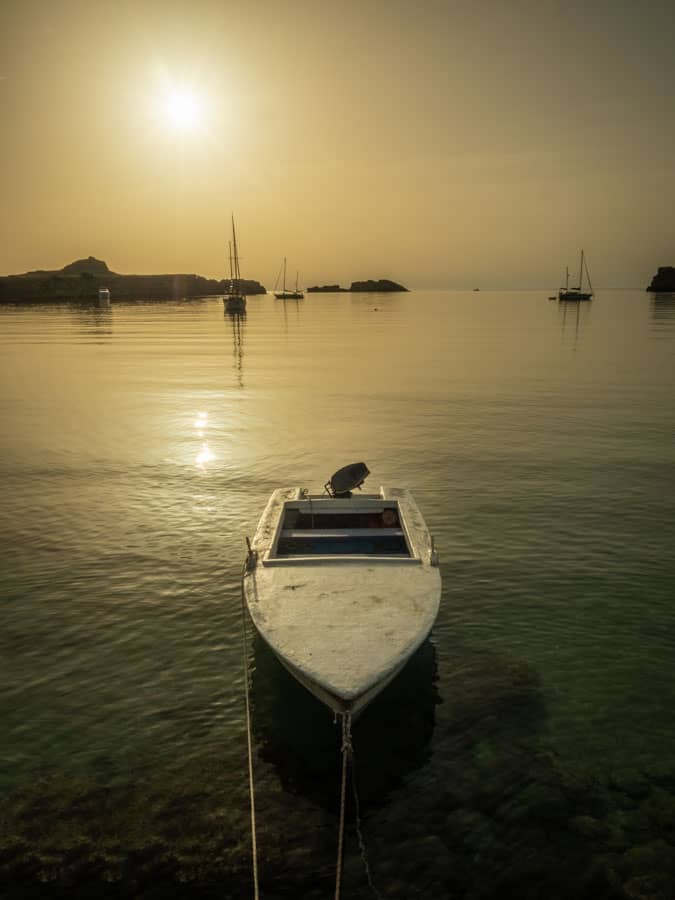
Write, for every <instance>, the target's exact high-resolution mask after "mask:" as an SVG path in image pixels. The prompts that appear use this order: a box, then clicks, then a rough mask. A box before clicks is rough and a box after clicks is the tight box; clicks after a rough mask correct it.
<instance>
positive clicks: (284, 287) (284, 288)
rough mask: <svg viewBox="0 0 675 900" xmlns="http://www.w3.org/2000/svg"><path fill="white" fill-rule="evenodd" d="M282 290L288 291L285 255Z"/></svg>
mask: <svg viewBox="0 0 675 900" xmlns="http://www.w3.org/2000/svg"><path fill="white" fill-rule="evenodd" d="M282 290H283V292H284V294H285V293H286V257H285V256H284V286H283V289H282Z"/></svg>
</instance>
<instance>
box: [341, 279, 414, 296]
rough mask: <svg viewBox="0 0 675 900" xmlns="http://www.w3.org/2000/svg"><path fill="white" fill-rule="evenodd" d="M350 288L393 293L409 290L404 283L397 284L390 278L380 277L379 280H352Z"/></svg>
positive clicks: (351, 289)
mask: <svg viewBox="0 0 675 900" xmlns="http://www.w3.org/2000/svg"><path fill="white" fill-rule="evenodd" d="M349 290H350V291H358V292H359V293H361V292H368V291H371V292H373V291H376V292H377V293H382V292H389V293H393V292H395V291H407V290H408V288H406V287H403V285H402V284H396V282H395V281H390V280H389V279H388V278H380V279H378V280H377V281H372V280H370V279H369V280H368V281H352V286H351V287H350V288H349Z"/></svg>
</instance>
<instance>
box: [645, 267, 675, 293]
mask: <svg viewBox="0 0 675 900" xmlns="http://www.w3.org/2000/svg"><path fill="white" fill-rule="evenodd" d="M647 290H648V291H649V292H650V293H652V294H659V293H662V292H664V293H667V294H672V293H675V266H659V268H658V271H657V273H656V275H654V277H653V278H652V280H651V284H650V285H649V287H648V288H647Z"/></svg>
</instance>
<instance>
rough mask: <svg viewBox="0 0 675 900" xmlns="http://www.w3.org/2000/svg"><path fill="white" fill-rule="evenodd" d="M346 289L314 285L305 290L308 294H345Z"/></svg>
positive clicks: (328, 285) (338, 286) (327, 285)
mask: <svg viewBox="0 0 675 900" xmlns="http://www.w3.org/2000/svg"><path fill="white" fill-rule="evenodd" d="M346 291H347V288H341V287H340V285H339V284H324V285H322V286H321V287H319V286H318V285H315V286H314V287H309V288H307V293H308V294H338V293H345V292H346Z"/></svg>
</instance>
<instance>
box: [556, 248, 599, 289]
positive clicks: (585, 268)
mask: <svg viewBox="0 0 675 900" xmlns="http://www.w3.org/2000/svg"><path fill="white" fill-rule="evenodd" d="M584 273H586V279H587V281H588V290H587V291H586V290H584ZM592 299H593V286H592V285H591V276H590V275H589V274H588V264H587V263H586V257H585V256H584V251H583V250H582V251H581V259H580V261H579V284H578V285H577V286H576V287H570V270H569V268H566V269H565V287H564V288H560V290H559V291H558V300H592Z"/></svg>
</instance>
